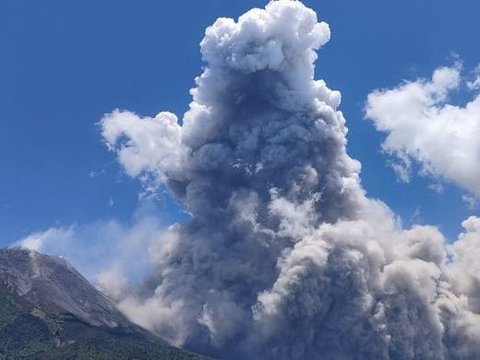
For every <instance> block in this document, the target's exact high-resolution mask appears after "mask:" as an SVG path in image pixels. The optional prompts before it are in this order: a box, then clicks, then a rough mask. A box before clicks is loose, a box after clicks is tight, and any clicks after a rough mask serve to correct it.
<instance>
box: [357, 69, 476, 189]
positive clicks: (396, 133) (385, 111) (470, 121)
mask: <svg viewBox="0 0 480 360" xmlns="http://www.w3.org/2000/svg"><path fill="white" fill-rule="evenodd" d="M477 82H478V78H476V80H474V81H473V82H471V85H470V88H472V89H473V88H476V85H475V84H477ZM462 83H463V79H462V75H461V67H460V65H458V64H457V65H454V66H451V67H441V68H438V69H436V70H435V71H434V73H433V76H432V78H431V79H417V80H415V81H408V82H404V83H402V84H400V85H398V86H397V87H394V88H392V89H382V90H375V91H373V92H372V93H370V94H369V95H368V99H367V104H366V109H365V111H366V117H367V118H369V119H371V120H372V121H373V122H374V125H375V127H376V128H377V129H378V130H380V131H381V132H384V133H386V135H387V136H386V139H385V141H384V142H383V144H382V147H383V149H384V150H385V151H386V152H387V153H388V154H391V155H393V156H394V157H395V158H396V159H397V162H396V163H395V167H396V168H397V169H400V170H401V171H400V173H401V174H402V176H400V177H401V178H402V179H404V180H405V179H408V178H409V174H410V173H411V162H412V161H414V162H416V163H418V164H419V165H420V174H421V175H428V176H432V177H434V178H435V180H438V179H443V180H447V181H450V182H453V183H455V184H457V185H458V186H460V187H462V188H463V189H466V190H467V191H469V192H470V193H472V194H473V195H475V196H477V197H478V196H480V181H479V179H480V166H479V164H480V141H479V138H480V96H479V95H478V94H474V95H472V97H471V99H470V100H469V101H468V102H467V103H466V104H465V105H456V104H454V103H453V102H452V101H451V100H450V98H449V95H451V94H452V92H453V91H456V90H460V89H461V88H462V87H461V85H462ZM477 85H478V84H477Z"/></svg>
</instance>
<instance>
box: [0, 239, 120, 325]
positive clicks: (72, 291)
mask: <svg viewBox="0 0 480 360" xmlns="http://www.w3.org/2000/svg"><path fill="white" fill-rule="evenodd" d="M0 284H2V285H4V286H5V287H6V288H8V289H9V290H10V291H11V292H14V293H16V294H17V295H19V296H22V297H25V298H26V299H28V300H29V301H30V302H31V303H32V304H34V305H35V306H36V307H38V308H40V309H42V310H43V311H45V312H46V313H56V314H59V313H70V314H72V315H74V316H76V317H77V318H78V319H80V320H82V321H84V322H86V323H88V324H90V325H92V326H107V327H111V328H113V327H117V326H123V325H125V326H128V324H129V322H128V320H126V318H125V317H124V316H123V315H122V314H121V313H120V312H119V311H118V310H117V309H116V307H115V304H114V303H113V302H112V301H111V300H110V299H108V298H107V297H106V296H105V295H103V294H102V293H101V292H99V291H98V290H97V289H95V287H93V286H92V285H91V284H90V283H89V282H88V281H87V280H86V279H85V278H84V277H83V276H82V275H81V274H80V273H79V272H78V271H77V270H76V269H75V268H74V267H73V266H72V265H70V263H68V262H67V261H66V260H65V259H63V258H60V257H57V256H51V255H44V254H41V253H39V252H37V251H35V250H30V249H26V248H23V247H11V248H5V249H2V250H0Z"/></svg>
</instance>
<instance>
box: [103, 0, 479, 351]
mask: <svg viewBox="0 0 480 360" xmlns="http://www.w3.org/2000/svg"><path fill="white" fill-rule="evenodd" d="M329 38H330V30H329V27H328V25H327V24H326V23H324V22H319V21H318V20H317V16H316V14H315V12H314V11H312V10H310V9H308V8H306V7H305V6H304V5H303V4H302V3H301V2H299V1H291V0H280V1H275V2H271V3H269V4H268V5H267V6H266V7H265V9H253V10H251V11H249V12H247V13H246V14H244V15H242V16H241V17H240V18H239V19H238V21H234V20H232V19H227V18H221V19H218V20H217V21H216V22H215V23H214V24H213V25H212V26H211V27H209V28H207V30H206V34H205V37H204V39H203V40H202V42H201V52H202V56H203V59H204V61H205V63H206V66H205V69H204V71H203V73H202V74H201V75H200V76H199V77H198V78H197V79H196V87H195V88H194V89H192V90H191V94H192V96H193V101H192V102H191V104H190V110H189V111H188V112H187V113H186V114H185V115H184V116H183V119H182V125H180V124H179V121H178V119H177V117H176V116H175V115H174V114H171V113H168V112H161V113H159V114H158V115H157V116H155V117H154V118H148V117H145V118H142V117H139V116H138V115H136V114H134V113H131V112H128V111H119V110H117V111H114V112H112V113H111V114H108V115H106V116H105V117H104V118H103V120H102V132H103V136H104V139H105V141H106V143H107V145H108V146H109V148H110V149H111V150H112V151H115V152H116V153H117V154H118V159H119V161H120V163H121V164H122V166H123V167H124V169H125V171H126V172H127V173H128V174H129V175H131V176H133V177H139V178H141V179H143V180H144V181H145V182H146V183H147V184H148V186H164V187H166V188H167V189H168V190H169V191H170V192H171V193H172V195H173V196H174V197H175V198H176V199H177V200H178V201H180V202H181V203H182V204H183V206H184V207H185V209H186V210H187V211H189V212H190V214H191V216H192V218H191V220H189V221H187V222H185V223H182V224H176V225H174V226H172V227H171V228H170V229H169V230H168V231H167V232H166V233H165V234H164V235H163V237H162V238H161V239H160V240H159V241H158V243H156V245H155V246H154V247H153V248H152V250H151V256H152V259H153V261H154V263H155V266H156V272H155V275H154V276H152V278H150V279H149V281H148V282H147V284H148V286H146V287H145V288H143V289H141V291H139V292H138V294H135V295H131V294H129V295H125V297H124V299H123V300H122V301H121V302H120V307H121V309H122V310H123V311H124V312H125V313H126V314H127V315H129V316H130V318H132V319H133V320H134V321H137V322H138V323H139V324H141V325H143V326H145V327H147V328H149V329H151V330H153V331H155V332H156V333H157V334H159V335H160V336H163V337H165V338H167V339H169V340H170V341H172V342H174V343H176V344H178V345H184V346H186V347H188V348H190V349H192V350H196V351H199V352H202V353H206V354H210V355H213V356H216V357H219V358H224V359H245V358H254V359H273V358H276V359H292V360H293V359H461V358H463V359H464V358H468V357H473V356H474V354H478V353H479V352H480V335H479V334H480V332H479V331H478V330H479V327H480V319H479V316H478V304H479V303H480V302H479V300H480V298H479V296H480V291H479V290H480V289H479V288H478V284H479V282H478V281H477V278H478V275H476V274H478V272H476V271H474V269H473V268H472V266H473V265H472V262H470V261H467V259H468V257H469V256H472V255H471V253H470V254H469V250H470V249H472V250H473V251H476V252H477V253H478V254H479V256H480V249H476V248H477V247H478V246H477V245H476V242H477V241H478V240H479V237H480V236H479V232H480V231H479V228H480V227H479V226H477V225H478V223H479V219H477V218H471V219H469V220H468V221H467V222H466V223H465V229H466V232H465V234H463V235H461V237H460V239H459V241H458V242H457V243H455V245H453V247H450V246H447V245H446V243H445V239H444V238H443V236H442V234H441V233H440V232H439V231H438V230H437V229H436V228H434V227H428V226H416V227H414V228H412V229H409V230H402V229H401V228H400V227H399V226H398V224H397V222H396V220H395V216H394V214H392V213H391V211H390V210H389V209H388V208H387V207H386V206H385V205H384V204H383V203H381V202H379V201H375V200H371V199H368V198H367V197H366V196H365V194H364V191H363V189H362V187H361V184H360V180H359V172H360V163H359V162H358V161H356V160H354V159H352V158H350V157H349V156H348V154H347V152H346V137H345V136H346V133H347V128H346V126H345V119H344V117H343V115H342V113H341V112H340V111H339V110H338V107H339V105H340V93H339V92H338V91H332V90H330V89H329V88H328V87H327V86H326V84H325V82H324V81H322V80H315V79H314V64H315V61H316V59H317V53H316V51H317V50H318V49H319V48H320V47H321V46H322V45H324V44H325V43H326V42H328V40H329ZM465 249H469V250H465Z"/></svg>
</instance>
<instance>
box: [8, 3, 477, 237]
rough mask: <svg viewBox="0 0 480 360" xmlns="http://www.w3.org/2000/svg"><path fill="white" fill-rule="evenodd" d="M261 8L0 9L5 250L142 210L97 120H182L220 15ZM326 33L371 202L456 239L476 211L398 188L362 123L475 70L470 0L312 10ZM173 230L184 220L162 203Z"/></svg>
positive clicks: (423, 189)
mask: <svg viewBox="0 0 480 360" xmlns="http://www.w3.org/2000/svg"><path fill="white" fill-rule="evenodd" d="M265 3H266V2H265V1H228V2H227V1H224V0H222V1H221V0H216V1H213V0H205V1H193V0H192V1H182V0H178V1H175V2H164V1H158V0H157V1H151V0H145V1H133V0H131V1H113V0H109V1H107V0H105V1H101V2H99V1H96V0H82V1H77V0H72V1H68V2H65V1H60V0H56V1H50V0H49V1H42V2H38V1H33V0H30V1H27V0H22V1H17V0H7V1H2V2H1V3H0V51H1V54H2V55H1V56H0V166H1V168H2V169H3V171H2V176H1V177H0V245H6V244H9V243H11V242H13V241H16V240H18V239H19V238H22V237H24V236H26V235H28V234H29V233H31V232H35V231H40V230H45V229H47V228H49V227H52V226H69V225H71V224H88V223H92V222H95V221H98V220H100V219H111V218H113V219H117V220H118V221H120V222H123V223H125V224H128V223H130V222H132V221H133V220H132V219H133V218H134V217H135V216H136V215H135V214H136V213H138V211H137V210H138V208H139V207H141V206H140V204H139V200H138V193H139V191H140V187H139V184H138V183H137V182H136V181H135V180H132V179H130V178H128V177H127V176H126V175H124V174H123V173H122V171H121V168H120V166H119V165H118V164H117V162H116V160H115V155H114V154H112V153H109V152H108V151H107V149H106V147H105V145H104V144H103V143H102V138H101V135H100V129H99V125H98V121H99V120H100V119H101V118H102V116H103V114H105V113H107V112H110V111H111V110H113V109H115V108H124V109H129V110H131V111H135V112H137V113H138V114H141V115H154V114H156V113H158V112H159V111H161V110H169V111H172V112H174V113H176V114H178V115H181V114H182V113H183V112H184V111H185V110H186V109H187V107H188V103H189V102H190V96H189V94H188V90H189V89H190V88H191V87H193V85H194V80H193V79H194V77H195V76H196V75H198V74H199V73H200V71H201V66H202V62H201V59H200V54H199V46H198V44H199V42H200V40H201V39H202V37H203V33H204V28H205V27H206V26H208V25H209V24H211V23H212V22H213V21H214V20H215V19H216V18H217V17H219V16H229V17H237V16H238V15H240V14H241V13H243V12H244V11H245V10H247V9H249V8H251V7H253V6H263V5H264V4H265ZM305 3H306V5H308V6H310V7H312V8H313V9H315V10H316V11H317V12H318V14H319V17H320V18H321V19H322V20H324V21H326V22H328V23H329V24H330V27H331V30H332V39H331V41H330V42H329V43H328V44H327V45H326V46H325V47H324V48H323V49H322V50H321V51H320V57H319V61H318V63H317V77H318V78H322V79H324V80H325V81H326V82H327V84H328V85H329V87H331V88H333V89H338V90H340V91H341V92H342V99H343V100H342V106H341V110H342V111H343V112H344V114H345V117H346V118H347V122H348V127H349V129H350V132H349V135H348V138H349V146H348V149H349V153H350V154H351V155H352V156H353V157H354V158H356V159H358V160H360V161H361V162H362V164H363V171H362V179H363V183H364V186H365V188H366V189H367V191H368V193H369V195H370V196H372V197H375V198H380V199H382V200H383V201H385V202H386V203H387V204H388V205H389V206H390V207H391V208H392V209H393V210H394V211H395V212H397V213H398V214H399V215H400V216H401V217H402V219H403V221H404V223H405V224H406V225H409V224H410V223H412V222H420V223H429V224H434V225H438V226H440V227H441V229H442V230H443V231H444V233H445V234H446V235H447V236H448V237H449V238H454V237H455V235H456V234H457V233H458V232H459V231H460V222H461V221H462V220H463V219H465V218H466V217H467V216H468V215H470V214H478V208H473V209H469V208H468V207H467V206H466V205H465V203H464V202H463V201H462V199H461V197H462V194H463V193H464V192H463V191H462V190H460V189H459V188H458V187H456V186H451V185H445V190H444V192H443V193H441V194H439V193H436V192H434V191H431V190H429V189H428V185H429V184H430V183H431V180H429V179H428V178H424V177H418V176H416V177H413V178H412V180H411V182H410V183H409V184H405V183H402V182H400V181H398V179H397V178H396V177H395V174H394V172H393V171H392V170H391V168H390V167H389V166H388V165H387V163H386V157H385V156H384V154H382V153H381V152H380V144H381V142H382V139H383V135H382V134H379V133H378V132H377V131H376V130H375V129H374V127H373V125H372V123H371V122H368V121H365V120H364V119H363V118H364V110H363V109H364V104H365V101H366V97H367V95H368V94H369V93H370V92H371V91H372V90H373V89H377V88H385V87H393V86H396V85H398V84H399V83H400V82H401V81H402V80H403V79H412V80H414V79H416V78H418V77H419V76H422V77H429V76H430V75H431V73H432V71H433V70H434V69H435V68H437V67H438V66H441V65H452V64H453V63H454V61H455V59H456V57H457V56H458V57H460V58H461V59H462V62H463V64H464V67H465V68H466V69H472V68H474V67H475V66H476V65H477V64H478V63H479V61H480V47H478V46H477V45H476V43H477V40H476V39H478V38H479V37H480V28H479V27H478V20H477V17H478V13H480V3H478V1H474V0H459V1H456V2H447V1H440V2H439V1H433V0H429V1H427V0H420V1H413V0H408V1H401V2H400V1H397V2H386V1H382V0H370V1H351V2H341V1H305ZM153 206H154V207H155V208H157V211H158V212H159V213H160V214H161V218H162V219H163V221H165V222H166V223H171V222H173V221H175V220H176V219H179V218H181V217H182V216H184V215H182V212H181V209H179V208H178V207H177V206H175V204H174V203H173V202H172V201H170V200H169V199H168V198H166V197H165V196H163V197H162V198H161V199H159V200H158V201H157V202H156V204H154V205H153Z"/></svg>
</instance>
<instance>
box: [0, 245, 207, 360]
mask: <svg viewBox="0 0 480 360" xmlns="http://www.w3.org/2000/svg"><path fill="white" fill-rule="evenodd" d="M0 359H172V360H174V359H182V360H183V359H190V360H197V359H205V358H203V357H201V356H199V355H195V354H192V353H189V352H186V351H184V350H181V349H178V348H176V347H173V346H171V345H169V344H168V343H166V342H165V341H163V340H161V339H159V338H157V337H155V336H153V335H152V334H150V333H148V332H147V331H145V330H143V329H141V328H139V327H138V326H136V325H134V324H132V323H131V322H129V321H128V320H127V319H126V318H125V317H124V316H123V315H122V314H121V313H120V312H119V311H118V310H116V308H115V305H114V304H113V302H112V301H111V300H109V299H108V298H107V297H106V296H104V295H103V294H102V293H100V292H99V291H98V290H96V289H95V288H94V287H93V286H92V285H91V284H90V283H89V282H88V281H87V280H86V279H85V278H84V277H83V276H82V275H81V274H80V273H79V272H78V271H76V270H75V269H74V268H73V267H72V266H71V265H70V264H68V263H67V262H66V261H65V260H63V259H61V258H57V257H52V256H47V255H42V254H39V253H37V252H35V251H30V250H25V249H21V248H11V249H3V250H0Z"/></svg>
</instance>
